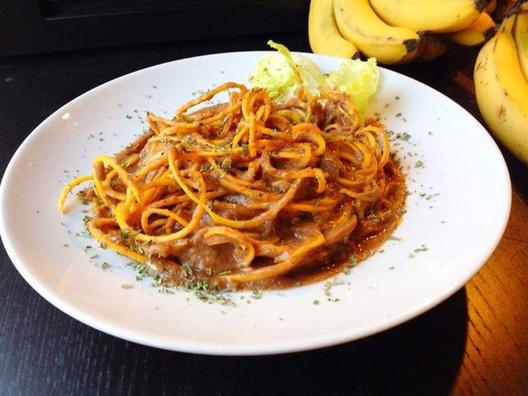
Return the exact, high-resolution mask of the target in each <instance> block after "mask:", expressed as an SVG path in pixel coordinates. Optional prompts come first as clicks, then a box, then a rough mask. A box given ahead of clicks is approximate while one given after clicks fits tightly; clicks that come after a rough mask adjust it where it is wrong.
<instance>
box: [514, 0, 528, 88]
mask: <svg viewBox="0 0 528 396" xmlns="http://www.w3.org/2000/svg"><path fill="white" fill-rule="evenodd" d="M514 37H515V44H517V52H518V53H519V61H520V62H521V68H522V70H523V72H524V77H525V78H526V79H528V3H524V4H523V5H522V7H521V9H520V10H519V14H518V15H517V20H516V21H515V33H514Z"/></svg>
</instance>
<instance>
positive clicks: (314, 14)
mask: <svg viewBox="0 0 528 396" xmlns="http://www.w3.org/2000/svg"><path fill="white" fill-rule="evenodd" d="M308 39H309V40H310V47H311V48H312V51H313V52H314V53H316V54H323V55H332V56H339V57H342V58H356V57H358V56H359V52H358V50H357V48H356V46H355V45H354V44H352V43H351V42H350V41H348V40H347V39H345V38H344V37H343V36H342V35H341V33H340V32H339V29H338V28H337V24H336V21H335V18H334V5H333V0H312V1H311V3H310V12H309V14H308Z"/></svg>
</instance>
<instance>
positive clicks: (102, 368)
mask: <svg viewBox="0 0 528 396" xmlns="http://www.w3.org/2000/svg"><path fill="white" fill-rule="evenodd" d="M267 38H268V37H258V36H255V37H246V38H241V39H237V40H236V41H232V40H216V41H208V42H193V43H186V44H181V45H177V46H159V45H158V46H148V47H147V46H138V47H129V48H121V49H113V50H97V51H91V52H76V53H65V54H57V55H47V56H38V57H20V58H12V59H3V60H0V121H1V122H0V169H1V170H2V172H3V169H5V167H6V166H7V163H8V161H9V159H10V157H11V156H12V154H13V153H14V151H15V150H16V148H17V147H18V145H19V144H20V143H21V142H22V140H23V139H24V138H25V137H26V136H27V135H28V134H29V133H30V131H31V130H32V129H33V128H34V127H35V126H37V125H38V124H39V123H40V122H41V121H42V120H43V119H44V118H45V117H46V116H47V115H48V114H50V113H51V112H52V111H54V110H55V109H56V108H58V107H59V106H61V105H63V104H64V103H66V102H67V101H69V100H71V99H72V98H74V97H76V96H77V95H79V94H81V93H83V92H84V91H86V90H87V89H90V88H92V87H94V86H96V85H98V84H100V83H102V82H104V81H107V80H108V79H111V78H114V77H117V76H119V75H122V74H124V73H128V72H130V71H133V70H137V69H139V68H142V67H145V66H149V65H152V64H156V63H160V62H164V61H168V60H172V59H178V58H182V57H187V56H192V55H198V54H205V53H210V52H222V51H235V50H253V49H263V48H264V47H265V42H266V40H267ZM274 38H275V39H277V40H280V41H283V42H285V43H286V44H288V45H289V46H290V47H291V48H293V49H295V50H305V51H306V50H308V46H307V43H306V39H305V37H304V35H282V36H278V37H274ZM474 56H475V51H466V52H463V53H454V54H453V55H451V56H450V57H448V58H447V59H445V60H443V61H441V62H437V63H435V64H431V65H423V64H422V65H407V66H404V67H398V68H396V69H397V70H398V71H400V72H403V73H405V74H408V75H410V76H412V77H415V78H417V79H419V80H421V81H424V82H426V83H427V84H429V85H431V86H433V87H435V88H436V89H439V90H440V91H442V92H444V93H446V94H447V95H448V96H450V97H452V98H454V99H455V100H456V101H458V102H459V103H460V104H461V105H463V106H464V107H466V108H467V109H468V110H469V111H470V112H472V113H473V114H475V115H478V112H477V108H476V103H475V101H474V99H473V98H472V96H471V92H470V87H471V84H467V81H468V80H467V79H468V78H469V81H471V63H472V61H473V59H474ZM468 87H469V90H468ZM505 156H506V158H507V162H508V166H509V169H510V172H511V175H512V181H513V187H514V195H513V207H512V213H511V218H510V221H509V223H508V227H507V230H506V234H505V236H504V238H503V239H502V241H501V242H500V244H499V246H498V248H497V250H496V251H495V253H494V254H493V256H492V257H491V258H490V260H489V261H488V263H487V264H486V266H484V267H483V269H482V270H481V271H480V272H479V273H478V274H477V275H476V276H475V277H474V278H473V279H472V280H471V281H470V282H469V283H468V285H467V286H466V287H465V288H463V289H462V290H460V291H459V292H457V293H456V294H455V295H454V296H452V297H451V298H449V299H448V300H446V301H445V302H444V303H442V304H440V305H439V306H437V307H436V308H434V309H432V310H430V311H429V312H427V313H425V314H423V315H421V316H420V317H418V318H416V319H414V320H412V321H410V322H407V323H405V324H403V325H401V326H398V327H397V328H394V329H391V330H389V331H386V332H384V333H381V334H378V335H375V336H372V337H369V338H367V339H363V340H359V341H356V342H352V343H349V344H345V345H341V346H338V347H333V348H327V349H323V350H319V351H312V352H305V353H298V354H292V355H283V356H268V357H245V358H228V357H209V356H198V355H190V354H182V353H174V352H167V351H162V350H158V349H153V348H148V347H144V346H141V345H137V344H133V343H129V342H126V341H123V340H120V339H117V338H114V337H112V336H109V335H106V334H103V333H101V332H98V331H96V330H93V329H91V328H89V327H88V326H85V325H83V324H81V323H79V322H77V321H76V320H73V319H71V318H70V317H68V316H66V315H65V314H63V313H62V312H60V311H58V310H57V309H55V308H54V307H53V306H51V305H50V304H49V303H47V302H46V301H44V300H43V299H42V298H41V297H40V296H39V295H38V294H36V293H35V292H34V291H33V290H32V289H31V288H30V287H29V286H28V285H27V284H26V283H25V281H24V280H23V279H22V278H21V277H20V276H19V275H18V273H17V272H16V270H15V269H14V267H13V266H12V264H11V262H10V260H9V258H8V257H7V255H6V253H5V251H4V250H3V249H1V250H0V264H1V265H0V302H1V304H0V395H94V394H101V395H105V394H112V395H121V394H125V395H151V394H160V395H170V394H183V395H194V394H217V395H232V394H242V395H254V394H256V395H259V394H274V393H276V394H303V395H320V394H336V395H350V394H420V395H445V394H449V393H454V394H508V395H515V394H519V395H520V394H526V392H527V390H528V375H527V373H528V314H527V312H528V288H527V287H526V284H525V279H526V278H528V186H527V184H528V171H527V168H526V167H524V166H523V165H521V164H520V163H519V162H518V161H516V160H515V159H513V158H511V156H509V155H508V154H507V153H505Z"/></svg>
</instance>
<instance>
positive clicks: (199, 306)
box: [0, 52, 511, 355]
mask: <svg viewBox="0 0 528 396" xmlns="http://www.w3.org/2000/svg"><path fill="white" fill-rule="evenodd" d="M263 55H264V53H262V52H246V53H230V54H218V55H210V56H203V57H197V58H191V59H184V60H180V61H175V62H170V63H166V64H162V65H158V66H154V67H151V68H148V69H145V70H141V71H138V72H135V73H132V74H129V75H126V76H124V77H121V78H118V79H116V80H113V81H110V82H108V83H106V84H103V85H101V86H100V87H97V88H95V89H93V90H91V91H89V92H87V93H86V94H84V95H82V96H80V97H79V98H77V99H75V100H73V101H72V102H70V103H68V104H67V105H65V106H64V107H62V108H61V109H59V110H57V111H56V112H55V113H54V114H52V115H51V116H50V117H49V118H48V119H46V120H45V121H44V122H43V123H42V124H41V125H40V126H38V127H37V128H36V129H35V130H34V131H33V132H32V133H31V135H30V136H29V137H28V138H27V139H26V140H25V141H24V143H23V144H22V145H21V146H20V148H19V149H18V151H17V152H16V154H15V155H14V157H13V159H12V160H11V162H10V164H9V166H8V168H7V170H6V172H5V175H4V177H3V180H2V184H1V190H0V199H1V200H0V205H1V206H0V233H1V235H2V239H3V243H4V245H5V248H6V250H7V252H8V254H9V256H10V257H11V259H12V261H13V263H14V264H15V266H16V268H17V269H18V271H19V272H20V273H21V275H22V276H23V277H24V278H25V279H26V280H27V282H28V283H29V284H30V285H31V286H32V287H33V288H34V289H35V290H36V291H37V292H38V293H40V294H41V295H42V296H43V297H44V298H46V299H47V300H48V301H49V302H50V303H52V304H53V305H55V306H56V307H58V308H59V309H61V310H62V311H64V312H66V313H67V314H69V315H71V316H72V317H74V318H76V319H78V320H80V321H82V322H84V323H86V324H88V325H90V326H92V327H95V328H96V329H99V330H101V331H104V332H106V333H109V334H113V335H115V336H117V337H121V338H124V339H127V340H131V341H135V342H138V343H141V344H146V345H151V346H156V347H160V348H166V349H170V350H177V351H186V352H194V353H207V354H225V355H249V354H270V353H282V352H291V351H300V350H306V349H313V348H318V347H323V346H328V345H334V344H338V343H342V342H346V341H351V340H354V339H357V338H360V337H365V336H367V335H370V334H373V333H376V332H379V331H381V330H384V329H387V328H390V327H392V326H395V325H397V324H399V323H402V322H404V321H406V320H408V319H410V318H413V317H415V316H416V315H418V314H420V313H422V312H424V311H425V310H427V309H429V308H431V307H433V306H434V305H436V304H438V303H439V302H441V301H442V300H444V299H446V298H447V297H448V296H450V295H451V294H452V293H454V292H455V291H456V290H458V289H459V288H460V287H462V286H463V285H464V284H465V283H466V282H467V281H468V280H469V278H470V277H471V276H472V275H473V274H474V273H475V272H476V271H477V270H478V269H479V268H480V267H481V266H482V265H483V264H484V262H485V261H486V259H487V258H488V257H489V256H490V255H491V254H492V252H493V250H494V249H495V247H496V245H497V243H498V242H499V240H500V238H501V236H502V233H503V231H504V228H505V226H506V222H507V219H508V215H509V210H510V202H511V189H510V180H509V175H508V171H507V168H506V165H505V163H504V160H503V158H502V156H501V154H500V152H499V150H498V148H497V146H496V145H495V143H494V142H493V140H492V139H491V138H490V137H489V135H488V133H487V132H486V130H485V129H484V128H483V127H482V126H481V125H480V124H479V123H478V122H477V121H476V120H475V119H474V118H473V117H472V116H471V115H470V114H468V113H467V112H466V111H465V110H463V109H462V108H461V107H460V106H458V105H457V104H455V103H454V102H453V101H451V100H450V99H448V98H447V97H445V96H443V95H442V94H440V93H438V92H436V91H434V90H433V89H431V88H429V87H427V86H425V85H423V84H421V83H419V82H417V81H414V80H412V79H410V78H408V77H405V76H402V75H400V74H398V73H395V72H392V71H388V70H384V69H382V73H381V75H382V84H381V89H380V91H379V93H378V95H377V98H376V100H375V102H374V103H373V105H372V106H371V110H370V111H371V112H372V113H375V112H377V113H380V116H381V118H382V120H384V122H385V123H386V125H387V128H388V129H390V130H393V131H395V132H396V133H400V137H399V138H396V136H394V137H393V142H395V143H396V142H398V143H397V145H396V146H395V150H396V151H398V152H399V153H400V156H401V158H402V159H401V161H402V164H403V167H404V169H405V170H406V172H407V173H408V176H407V180H408V189H409V191H410V192H411V195H409V197H408V201H407V213H406V214H405V216H404V218H403V221H402V223H401V225H400V226H399V228H398V229H397V230H396V232H395V236H396V237H397V238H398V239H392V240H390V241H388V242H387V243H385V245H384V246H382V250H383V251H382V252H380V253H377V254H375V255H373V256H372V257H371V258H369V259H368V260H366V261H364V262H363V263H361V264H360V265H359V266H358V267H355V268H354V269H352V270H351V271H350V273H349V274H348V275H345V274H342V275H340V276H338V277H337V279H338V280H335V279H334V280H331V281H332V282H333V283H335V285H334V286H332V287H331V288H330V294H331V299H332V300H336V299H339V301H336V302H333V301H328V298H329V297H328V296H327V295H325V287H324V283H319V284H313V285H309V286H304V287H300V288H296V289H291V290H284V291H280V292H276V291H269V292H264V293H263V296H262V298H260V299H254V298H252V297H250V295H249V294H247V293H245V294H235V295H233V301H234V302H235V303H236V306H235V307H231V306H221V305H217V304H207V303H203V302H201V301H199V300H197V299H196V298H195V297H194V296H192V295H190V294H189V293H186V292H183V291H176V292H175V293H174V294H162V293H159V291H158V289H156V288H154V287H152V286H151V283H152V282H151V281H149V280H147V279H144V280H141V281H139V282H137V281H136V279H135V272H134V270H133V269H131V268H130V267H128V266H126V262H127V260H125V259H123V258H122V257H120V256H117V255H115V254H113V253H112V252H109V251H106V250H102V249H101V248H99V247H98V244H97V243H95V241H93V240H91V239H89V238H86V237H84V236H82V235H81V234H77V235H76V233H81V232H82V231H83V226H82V220H81V219H82V216H83V213H82V210H83V209H85V207H83V206H81V205H79V204H75V202H74V199H73V196H70V200H69V204H68V207H69V209H70V214H68V215H66V216H61V215H59V214H58V213H57V210H56V200H57V196H58V194H59V192H60V190H61V188H62V186H63V183H64V182H65V181H67V180H68V179H70V178H71V177H73V176H74V175H78V174H85V173H88V172H89V171H90V160H91V158H92V157H93V156H94V155H95V154H97V153H107V154H111V153H113V152H116V151H117V150H118V149H119V148H120V147H122V146H124V145H126V144H127V143H128V142H130V141H131V140H132V139H133V135H136V134H139V133H141V131H142V130H143V129H144V128H145V124H144V118H145V111H146V110H150V111H153V112H154V113H159V114H162V115H163V114H165V115H170V114H172V112H173V111H174V109H175V108H176V107H178V105H180V104H181V103H183V102H184V101H186V100H188V99H190V98H191V97H192V96H193V94H194V95H196V94H197V91H200V90H206V89H208V88H210V87H211V86H213V85H215V84H218V83H221V82H225V81H227V80H233V81H238V82H245V81H247V77H248V74H249V72H250V71H251V69H252V67H253V65H254V64H255V62H256V61H257V60H258V59H259V58H260V57H261V56H263ZM310 56H311V57H312V58H313V60H314V61H315V62H316V63H317V64H319V66H320V67H321V68H323V69H324V70H331V69H333V68H334V67H336V66H337V65H338V63H339V61H338V60H336V59H332V58H329V57H322V56H314V55H310ZM409 153H410V154H409ZM94 256H97V257H94ZM105 262H106V263H109V264H110V267H109V268H107V269H103V263H105ZM104 266H106V265H104ZM124 284H125V285H131V286H132V287H131V288H123V287H122V286H123V285H124ZM326 289H328V287H327V288H326ZM242 297H244V298H242ZM315 300H318V301H319V304H315V303H314V301H315ZM248 301H249V303H248Z"/></svg>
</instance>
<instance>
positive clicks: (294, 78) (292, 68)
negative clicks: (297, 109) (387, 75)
mask: <svg viewBox="0 0 528 396" xmlns="http://www.w3.org/2000/svg"><path fill="white" fill-rule="evenodd" d="M268 45H269V46H270V47H272V48H274V49H276V50H277V51H278V52H277V53H273V54H269V55H266V56H264V57H263V58H262V59H260V60H259V61H258V62H257V64H256V65H255V70H254V71H253V73H252V74H251V76H250V81H251V83H252V84H253V86H255V87H258V88H263V89H265V90H266V91H267V92H268V94H269V95H270V97H271V98H273V99H279V100H287V99H288V98H289V97H291V96H293V95H294V94H295V91H296V90H297V89H298V88H299V87H300V86H302V87H303V88H304V89H305V90H306V91H307V92H309V93H311V94H312V95H318V94H320V93H321V91H324V90H328V89H335V90H339V91H342V92H345V93H347V94H348V95H349V96H350V98H351V99H352V102H353V103H354V105H355V106H356V109H357V110H358V111H359V113H360V114H361V116H362V118H363V117H364V114H365V111H366V108H367V105H368V103H369V102H370V100H371V99H372V97H373V96H374V94H375V93H376V91H377V90H378V86H379V70H378V68H377V66H376V60H375V59H374V58H370V59H369V60H368V61H366V62H363V61H361V60H358V59H356V60H351V59H347V60H344V61H343V62H342V63H341V65H340V66H339V67H338V68H337V69H336V70H334V71H332V72H331V73H330V74H326V75H325V74H324V73H323V72H322V71H321V69H319V67H317V65H316V64H315V63H314V62H312V61H311V60H310V59H309V58H307V57H305V56H302V55H292V54H291V52H290V51H289V50H288V48H287V47H286V46H284V45H282V44H279V43H275V42H274V41H272V40H270V41H268Z"/></svg>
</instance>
